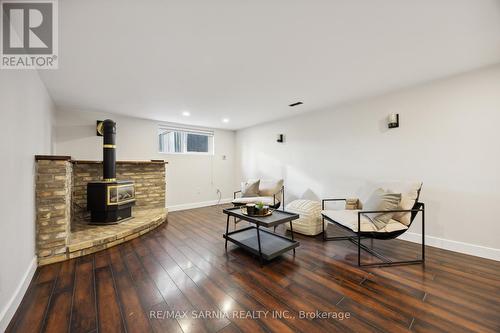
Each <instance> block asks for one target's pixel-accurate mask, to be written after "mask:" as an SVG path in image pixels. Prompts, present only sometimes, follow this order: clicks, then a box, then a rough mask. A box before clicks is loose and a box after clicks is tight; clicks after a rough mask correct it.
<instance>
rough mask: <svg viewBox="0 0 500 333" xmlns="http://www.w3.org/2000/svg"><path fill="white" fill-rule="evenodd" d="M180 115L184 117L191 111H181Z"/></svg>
mask: <svg viewBox="0 0 500 333" xmlns="http://www.w3.org/2000/svg"><path fill="white" fill-rule="evenodd" d="M182 115H183V116H184V117H189V116H190V115H191V113H190V112H189V111H183V112H182Z"/></svg>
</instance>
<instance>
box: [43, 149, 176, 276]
mask: <svg viewBox="0 0 500 333" xmlns="http://www.w3.org/2000/svg"><path fill="white" fill-rule="evenodd" d="M35 160H36V189H35V192H36V253H37V257H38V265H39V266H42V265H46V264H50V263H54V262H59V261H64V260H67V259H71V258H76V257H79V256H83V255H86V254H90V253H93V252H97V251H100V250H103V249H106V248H109V247H112V246H114V245H117V244H120V243H123V242H125V241H127V240H130V239H133V238H136V237H138V236H140V235H142V234H144V233H146V232H148V231H150V230H152V229H154V228H156V227H157V226H159V225H160V224H162V223H163V222H164V221H165V220H166V217H167V209H166V208H165V194H166V175H165V169H166V168H165V166H166V164H167V162H165V161H161V160H151V161H118V162H117V166H116V167H117V178H118V179H128V180H133V181H134V183H135V195H136V205H135V207H134V208H133V216H134V218H133V219H130V220H126V221H123V222H121V223H119V224H114V225H105V226H96V225H89V224H88V212H87V209H86V203H87V183H88V182H91V181H96V180H100V179H101V178H102V162H99V161H81V160H72V159H71V157H70V156H35Z"/></svg>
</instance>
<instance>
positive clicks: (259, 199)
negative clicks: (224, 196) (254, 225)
mask: <svg viewBox="0 0 500 333" xmlns="http://www.w3.org/2000/svg"><path fill="white" fill-rule="evenodd" d="M257 202H262V203H263V204H264V205H268V206H273V205H274V198H273V197H241V198H236V199H234V200H233V201H232V203H233V204H237V205H243V204H247V203H257ZM277 203H279V201H278V200H277V199H276V204H277Z"/></svg>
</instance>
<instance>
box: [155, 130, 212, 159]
mask: <svg viewBox="0 0 500 333" xmlns="http://www.w3.org/2000/svg"><path fill="white" fill-rule="evenodd" d="M167 131H168V132H181V133H183V134H186V139H185V140H183V145H182V152H167V151H161V146H160V141H159V136H160V135H161V134H162V133H163V132H167ZM187 134H196V135H205V136H207V137H208V152H196V151H187ZM214 136H215V135H214V130H212V129H208V128H199V127H187V126H180V125H169V124H160V125H159V126H158V134H157V136H156V139H157V144H158V152H159V153H160V154H167V155H214V153H215V140H214Z"/></svg>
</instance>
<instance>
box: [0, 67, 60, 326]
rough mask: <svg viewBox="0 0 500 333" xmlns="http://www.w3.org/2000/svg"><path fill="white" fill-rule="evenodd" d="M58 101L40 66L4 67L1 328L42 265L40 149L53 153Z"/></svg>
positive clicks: (0, 102)
mask: <svg viewBox="0 0 500 333" xmlns="http://www.w3.org/2000/svg"><path fill="white" fill-rule="evenodd" d="M52 110H53V104H52V101H51V99H50V97H49V95H48V94H47V90H46V89H45V86H44V85H43V83H42V82H41V81H40V79H39V77H38V74H37V72H35V71H30V70H2V71H0V124H2V130H1V131H0V147H1V156H2V162H1V163H0V184H2V191H0V212H2V219H1V221H0V332H3V331H4V329H5V328H6V326H7V325H8V323H9V321H10V319H11V317H12V315H13V314H14V312H15V310H16V308H17V306H18V304H19V302H20V301H21V299H22V297H23V295H24V292H25V290H26V288H27V284H28V283H29V282H30V279H31V276H32V274H33V273H34V270H35V269H36V258H35V198H34V197H35V189H34V181H35V158H34V155H35V154H50V153H51V141H52Z"/></svg>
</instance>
